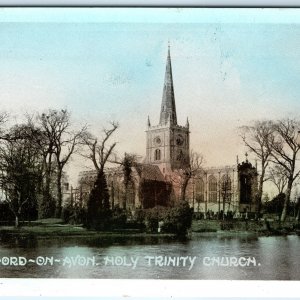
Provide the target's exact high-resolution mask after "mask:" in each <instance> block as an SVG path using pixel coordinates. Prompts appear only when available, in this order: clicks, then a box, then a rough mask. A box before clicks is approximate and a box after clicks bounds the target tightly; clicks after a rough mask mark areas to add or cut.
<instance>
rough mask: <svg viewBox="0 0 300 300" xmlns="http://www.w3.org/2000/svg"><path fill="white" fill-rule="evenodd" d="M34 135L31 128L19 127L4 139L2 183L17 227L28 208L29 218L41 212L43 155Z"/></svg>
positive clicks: (0, 155)
mask: <svg viewBox="0 0 300 300" xmlns="http://www.w3.org/2000/svg"><path fill="white" fill-rule="evenodd" d="M31 136H32V132H31V128H30V127H28V126H27V125H15V126H13V127H12V128H11V129H10V130H9V131H8V132H7V133H6V134H5V137H4V138H1V139H0V171H1V174H0V183H1V188H2V190H3V191H4V194H5V201H6V202H7V203H8V205H9V208H10V210H11V211H12V213H13V214H14V216H15V226H16V227H18V226H19V219H20V217H21V214H22V212H24V209H25V208H26V210H27V213H28V215H27V216H28V218H29V219H32V218H33V217H34V216H33V215H35V212H36V209H37V207H36V206H37V205H36V202H37V194H38V188H37V187H38V186H39V184H40V180H41V176H40V166H41V165H42V156H41V152H40V149H39V147H37V145H36V144H34V143H32V139H31Z"/></svg>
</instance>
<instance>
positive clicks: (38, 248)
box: [0, 234, 300, 280]
mask: <svg viewBox="0 0 300 300" xmlns="http://www.w3.org/2000/svg"><path fill="white" fill-rule="evenodd" d="M299 246H300V240H299V236H287V237H282V236H280V237H256V236H232V237H230V236H229V237H226V236H214V235H212V234H210V235H199V236H197V235H195V236H193V238H192V239H189V240H184V241H182V240H177V239H174V238H171V237H156V236H143V237H134V238H133V237H130V238H129V237H121V236H120V237H112V236H111V237H105V238H104V237H94V238H83V237H76V238H74V237H72V238H66V237H60V238H51V239H49V238H34V237H29V238H24V237H23V238H15V237H14V238H3V237H2V239H1V246H0V257H12V256H22V257H26V258H27V259H31V258H36V257H38V256H42V257H46V256H47V257H53V259H61V262H62V261H63V259H64V258H66V257H67V258H68V257H69V258H70V261H71V259H72V260H74V261H75V260H76V259H78V257H79V256H81V257H83V258H91V259H94V261H95V265H91V264H90V265H84V266H80V265H74V266H70V265H68V264H66V265H63V264H62V263H61V262H60V263H57V264H54V265H43V266H39V265H36V264H34V263H31V264H27V265H26V266H3V265H1V266H0V270H1V274H2V276H1V277H24V278H28V277H29V278H30V277H33V278H34V277H40V278H45V277H46V278H134V279H138V278H141V279H147V278H151V279H160V278H161V279H255V280H258V279H261V280H263V279H267V280H271V279H272V280H274V279H276V280H281V279H284V280H299V279H300V269H299V262H300V254H299V251H298V249H299ZM156 256H157V257H162V258H158V261H156V258H154V257H156ZM116 257H117V260H114V263H111V261H110V260H107V261H106V259H107V258H109V259H115V258H116ZM146 257H153V259H152V258H151V260H150V262H151V263H149V258H148V259H147V258H146ZM165 257H166V258H165ZM169 257H170V259H169ZM180 257H183V259H182V260H181V261H179V263H178V264H177V265H176V264H175V263H173V259H175V258H180ZM185 257H186V258H185ZM230 257H236V258H237V259H238V258H240V257H246V258H247V257H251V258H254V259H255V261H256V265H249V266H241V265H237V266H235V265H226V264H224V262H225V259H224V260H223V265H217V264H211V265H209V266H208V265H205V264H204V260H205V258H208V259H210V261H213V260H214V259H215V258H220V260H221V259H222V258H228V259H229V258H230ZM163 259H166V260H165V261H164V262H165V265H163V263H162V260H163ZM184 259H185V265H183V261H184ZM135 260H136V261H135ZM160 260H161V261H160ZM233 260H234V259H233ZM120 261H121V262H123V265H118V264H119V262H120ZM168 261H169V264H168V265H167V262H168ZM174 261H175V260H174ZM107 262H108V263H107ZM170 262H171V263H170ZM134 263H136V265H135V266H134Z"/></svg>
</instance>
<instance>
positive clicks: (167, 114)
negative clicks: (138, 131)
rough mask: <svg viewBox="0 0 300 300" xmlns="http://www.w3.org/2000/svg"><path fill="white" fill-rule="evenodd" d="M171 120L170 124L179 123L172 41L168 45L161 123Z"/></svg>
mask: <svg viewBox="0 0 300 300" xmlns="http://www.w3.org/2000/svg"><path fill="white" fill-rule="evenodd" d="M168 121H169V122H170V125H177V116H176V106H175V96H174V87H173V77H172V65H171V55H170V43H169V45H168V57H167V65H166V73H165V82H164V90H163V96H162V102H161V110H160V119H159V124H160V125H165V124H167V123H168Z"/></svg>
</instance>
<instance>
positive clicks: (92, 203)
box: [82, 122, 119, 229]
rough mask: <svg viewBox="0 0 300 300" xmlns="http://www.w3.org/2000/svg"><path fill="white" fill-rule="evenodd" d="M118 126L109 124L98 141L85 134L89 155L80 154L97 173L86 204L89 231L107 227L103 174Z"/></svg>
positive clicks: (107, 211)
mask: <svg viewBox="0 0 300 300" xmlns="http://www.w3.org/2000/svg"><path fill="white" fill-rule="evenodd" d="M118 126H119V125H118V124H117V123H115V122H112V123H111V128H109V129H103V137H102V139H101V140H100V141H99V140H98V139H97V138H96V137H94V136H92V135H91V134H86V135H85V138H84V143H85V145H86V146H87V147H88V149H89V154H87V155H86V154H82V155H83V156H84V157H86V158H88V159H90V160H91V161H92V162H93V165H94V167H95V169H96V171H97V178H96V180H95V182H94V186H93V188H92V190H91V193H90V195H89V199H88V203H87V224H86V225H87V227H88V228H90V229H105V228H107V227H108V226H109V217H110V216H109V214H110V212H109V208H110V205H109V193H108V187H107V182H106V177H105V174H104V167H105V165H106V163H107V162H109V158H110V156H111V155H112V153H113V150H114V148H115V146H116V144H117V143H116V142H113V143H112V144H110V145H108V143H109V140H110V139H111V137H112V135H113V133H114V132H115V131H116V130H117V128H118Z"/></svg>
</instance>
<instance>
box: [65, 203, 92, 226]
mask: <svg viewBox="0 0 300 300" xmlns="http://www.w3.org/2000/svg"><path fill="white" fill-rule="evenodd" d="M62 219H63V222H64V223H69V224H85V223H86V210H85V209H84V208H82V207H79V206H77V205H75V206H71V205H68V206H66V207H63V209H62Z"/></svg>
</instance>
